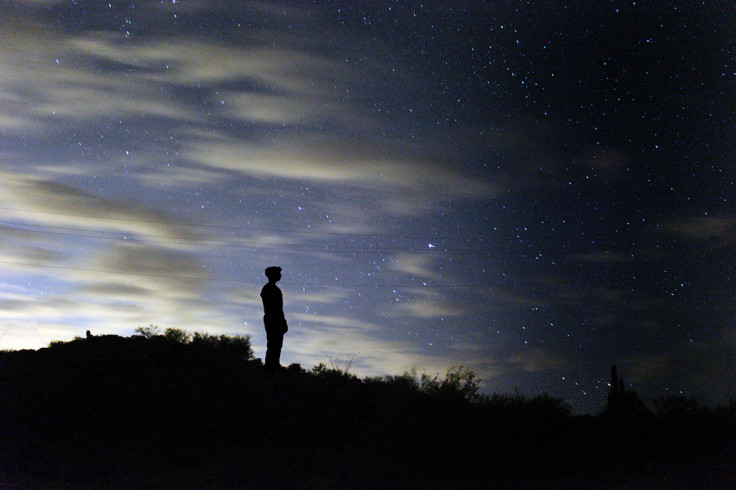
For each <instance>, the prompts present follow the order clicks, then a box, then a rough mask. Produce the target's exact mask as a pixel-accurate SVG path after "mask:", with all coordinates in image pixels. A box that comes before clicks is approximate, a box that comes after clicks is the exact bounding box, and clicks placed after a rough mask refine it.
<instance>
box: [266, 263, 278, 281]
mask: <svg viewBox="0 0 736 490" xmlns="http://www.w3.org/2000/svg"><path fill="white" fill-rule="evenodd" d="M265 274H266V277H267V278H268V280H269V282H276V281H278V280H279V279H281V267H277V266H275V265H274V266H271V267H266V272H265Z"/></svg>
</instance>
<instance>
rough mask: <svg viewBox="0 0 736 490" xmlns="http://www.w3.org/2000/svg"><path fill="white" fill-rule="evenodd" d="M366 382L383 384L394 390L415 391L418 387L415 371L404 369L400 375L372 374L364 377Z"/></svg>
mask: <svg viewBox="0 0 736 490" xmlns="http://www.w3.org/2000/svg"><path fill="white" fill-rule="evenodd" d="M365 382H366V383H375V384H383V385H386V386H389V387H392V388H395V389H396V390H403V391H407V392H417V391H419V389H420V386H419V381H418V380H417V376H416V373H415V372H409V371H405V372H404V374H401V375H398V376H397V375H387V376H374V377H370V378H366V379H365Z"/></svg>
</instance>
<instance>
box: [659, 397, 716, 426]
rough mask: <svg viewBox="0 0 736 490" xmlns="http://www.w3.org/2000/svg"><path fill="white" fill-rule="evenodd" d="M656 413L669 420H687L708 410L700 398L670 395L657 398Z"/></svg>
mask: <svg viewBox="0 0 736 490" xmlns="http://www.w3.org/2000/svg"><path fill="white" fill-rule="evenodd" d="M653 404H654V413H656V414H657V415H658V416H659V417H661V418H663V419H667V420H686V419H689V418H692V417H693V416H695V415H699V414H700V413H701V412H704V411H706V409H705V408H704V407H702V406H701V405H700V402H699V401H698V398H697V397H695V396H690V395H670V396H663V397H659V398H656V399H655V400H654V402H653Z"/></svg>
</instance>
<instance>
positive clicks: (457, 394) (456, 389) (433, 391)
mask: <svg viewBox="0 0 736 490" xmlns="http://www.w3.org/2000/svg"><path fill="white" fill-rule="evenodd" d="M419 389H420V391H422V392H424V393H427V394H429V395H437V396H443V397H448V398H462V399H465V400H468V401H473V400H476V399H477V397H478V390H479V389H480V385H479V384H478V380H477V379H476V375H475V373H474V372H473V371H471V370H470V369H468V368H466V367H464V366H460V367H452V368H450V369H448V370H447V373H446V374H445V377H444V378H441V377H440V375H439V374H436V375H435V376H429V375H428V374H426V373H425V374H422V378H421V380H420V387H419Z"/></svg>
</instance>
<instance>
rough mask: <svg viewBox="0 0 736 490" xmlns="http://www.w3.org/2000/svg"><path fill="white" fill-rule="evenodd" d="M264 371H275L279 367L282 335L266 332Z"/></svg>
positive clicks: (282, 342) (282, 341)
mask: <svg viewBox="0 0 736 490" xmlns="http://www.w3.org/2000/svg"><path fill="white" fill-rule="evenodd" d="M266 342H267V344H266V363H265V364H266V369H270V370H276V369H278V368H280V367H281V362H280V359H281V347H282V346H283V344H284V334H282V333H276V332H269V331H266Z"/></svg>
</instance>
